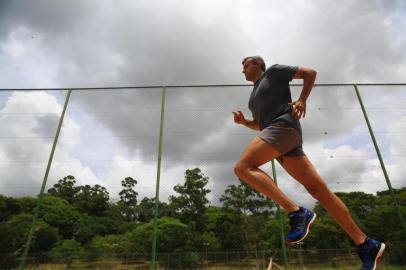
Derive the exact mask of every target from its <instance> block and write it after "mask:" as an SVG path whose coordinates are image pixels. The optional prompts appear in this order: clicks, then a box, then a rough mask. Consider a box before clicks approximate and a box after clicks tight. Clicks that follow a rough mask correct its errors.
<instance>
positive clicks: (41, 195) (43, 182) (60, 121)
mask: <svg viewBox="0 0 406 270" xmlns="http://www.w3.org/2000/svg"><path fill="white" fill-rule="evenodd" d="M71 92H72V90H71V89H69V90H68V93H67V94H66V99H65V104H64V106H63V110H62V114H61V117H60V118H59V123H58V128H57V129H56V134H55V138H54V142H53V144H52V150H51V154H50V155H49V160H48V165H47V168H46V170H45V176H44V180H43V181H42V186H41V190H40V192H39V195H38V199H37V206H36V207H35V213H34V218H33V220H32V224H31V228H30V231H29V233H28V238H27V242H26V244H25V247H24V253H23V257H22V259H21V262H20V266H19V269H24V267H25V264H26V261H27V255H28V252H29V250H30V246H31V241H32V237H33V236H34V232H35V228H36V226H37V220H38V215H39V211H40V210H41V207H42V199H43V197H44V191H45V187H46V184H47V180H48V174H49V170H50V169H51V164H52V159H53V158H54V153H55V148H56V144H57V143H58V138H59V133H60V132H61V128H62V123H63V119H64V117H65V112H66V108H67V107H68V103H69V98H70V95H71Z"/></svg>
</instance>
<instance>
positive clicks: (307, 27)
mask: <svg viewBox="0 0 406 270" xmlns="http://www.w3.org/2000/svg"><path fill="white" fill-rule="evenodd" d="M405 11H406V9H405V4H404V3H403V2H402V1H367V2H366V1H364V2H359V1H347V2H345V3H341V2H340V3H338V2H337V3H336V2H333V1H313V2H312V3H311V4H309V3H306V6H304V4H303V3H302V2H301V1H294V2H291V1H290V2H289V3H278V4H277V3H268V2H267V1H251V2H249V3H247V2H244V1H239V2H236V1H221V2H220V3H219V2H218V1H217V2H214V1H187V4H185V2H184V1H174V2H173V1H171V2H168V1H114V2H113V1H31V2H28V3H26V2H23V1H15V0H14V1H2V3H1V8H0V25H1V26H0V70H5V71H7V73H10V74H12V75H13V76H9V78H13V79H12V80H10V81H7V84H6V85H7V86H14V87H20V86H22V85H24V86H26V85H25V84H24V82H30V81H35V80H34V79H32V78H30V76H33V77H34V75H32V74H31V72H30V71H37V73H35V77H43V78H46V79H43V80H40V81H38V83H37V85H35V86H38V87H40V86H43V87H53V86H61V87H75V86H77V87H78V86H81V87H86V86H114V85H116V86H122V85H181V84H217V83H219V84H223V83H244V80H243V76H242V74H241V59H242V57H244V56H246V55H252V54H261V55H263V56H264V58H265V59H266V61H267V62H268V65H270V64H272V63H275V62H278V63H282V64H291V65H301V66H311V67H314V68H316V69H317V71H318V82H334V83H335V82H341V83H342V82H350V83H352V82H397V81H402V80H404V72H405V71H406V68H405V65H404V63H405V59H406V53H405V52H404V50H403V47H404V44H405V37H404V35H402V29H403V28H404V26H405V19H404V18H405V16H402V15H405V13H406V12H405ZM11 41H13V42H11ZM10 44H11V45H10ZM34 45H35V46H34ZM18 46H20V47H19V48H21V49H18V50H17V49H15V48H16V47H18ZM24 48H31V50H27V49H26V50H24ZM32 48H34V49H32ZM10 51H12V52H13V53H10ZM36 52H38V53H36ZM16 55H17V56H18V57H17V56H16ZM35 55H41V57H45V58H47V62H41V61H39V60H38V59H37V58H35V57H34V56H35ZM21 59H24V65H23V66H22V67H21V65H20V69H17V68H16V66H18V64H21V63H18V61H20V60H21ZM6 60H7V63H8V64H6ZM3 63H4V64H3ZM9 63H11V64H12V65H10V64H9ZM13 65H14V66H13ZM50 69H52V70H50ZM38 70H39V72H38ZM51 71H52V72H51ZM51 75H52V76H51ZM298 82H299V81H298ZM47 83H55V84H56V85H47ZM1 85H2V83H1V82H0V87H1ZM299 90H300V88H298V87H294V88H293V96H297V95H298V91H299ZM249 93H250V87H239V88H210V89H208V88H197V89H196V88H195V89H171V88H169V89H168V96H167V111H166V121H165V130H164V132H165V133H164V134H165V137H164V159H165V163H164V166H166V168H167V169H170V168H171V167H174V166H179V165H181V164H195V165H207V166H209V165H210V166H209V171H210V174H211V175H212V176H213V178H215V179H216V183H215V185H218V187H219V188H218V189H221V188H220V187H223V186H224V185H226V184H232V183H235V182H234V181H236V178H235V176H234V175H233V173H232V166H233V163H234V162H235V160H236V159H238V157H239V155H240V153H241V152H242V151H243V149H244V147H245V145H246V144H247V143H248V141H249V140H250V138H252V137H253V136H254V135H255V134H254V133H252V132H250V131H249V130H246V129H244V128H242V127H239V126H235V125H233V124H232V116H231V111H233V110H235V109H241V110H243V111H244V112H245V113H246V114H247V115H248V116H249V112H248V111H247V104H246V103H247V101H248V96H249ZM160 99H161V90H160V89H142V90H106V91H92V92H90V91H89V92H85V91H82V92H74V94H73V96H72V102H71V105H70V110H72V113H73V116H75V117H77V119H83V118H85V117H90V118H92V119H93V120H94V122H95V123H97V124H98V125H97V128H94V130H93V131H89V132H91V133H89V134H88V135H89V136H88V137H83V138H82V142H85V141H91V140H93V142H94V143H93V144H94V145H96V142H100V145H103V140H104V139H103V138H106V140H115V141H116V142H118V144H119V145H120V146H121V147H123V148H125V149H127V150H128V153H127V154H128V155H132V154H134V153H141V155H142V159H143V160H145V161H151V162H152V161H154V160H155V158H156V152H157V140H158V130H159V116H160V103H161V100H160ZM308 107H309V108H308V115H307V116H306V119H304V120H303V121H302V125H303V130H304V133H305V149H306V143H308V144H309V147H308V149H315V148H314V147H313V145H330V144H334V143H335V142H337V141H340V140H341V141H349V140H350V138H349V136H351V134H352V133H357V130H358V129H359V126H360V125H364V124H363V122H362V121H363V118H362V115H361V114H360V111H359V110H358V103H357V101H356V99H355V94H354V92H353V89H349V88H348V87H330V88H321V87H316V88H315V89H314V90H313V93H312V95H311V96H310V98H309V101H308ZM354 108H357V109H354ZM53 122H54V120H52V119H51V118H46V119H42V120H40V121H39V122H38V123H39V126H38V128H37V129H38V130H34V132H36V133H37V134H43V132H42V131H41V130H44V128H45V127H46V128H48V126H49V125H51V123H53ZM79 122H80V121H79ZM363 127H364V126H363ZM89 129H90V130H91V128H89ZM97 136H98V137H97ZM343 138H345V139H343ZM337 144H338V143H336V146H337ZM107 146H108V144H107V143H106V144H105V147H107ZM100 148H102V147H100ZM315 151H319V149H318V148H317V150H315ZM348 151H350V150H348ZM100 152H102V150H101V149H95V150H94V153H92V156H97V154H98V153H100ZM106 152H107V153H108V152H109V151H106ZM80 154H82V153H80ZM80 154H78V155H77V158H80ZM83 154H85V153H83ZM316 155H320V153H319V152H316ZM357 164H358V165H354V164H352V165H353V166H349V167H348V170H349V172H348V173H349V174H350V173H351V172H354V173H355V172H358V171H360V170H365V167H363V166H362V165H360V164H359V163H357ZM321 165H322V164H321ZM326 166H327V165H326ZM328 168H329V169H328V170H327V169H325V171H328V172H329V174H334V173H333V172H334V166H333V167H331V168H330V167H328ZM342 173H343V172H342V171H340V172H339V173H337V175H338V176H340V177H341V178H342ZM338 176H337V177H338ZM179 181H181V179H179ZM329 181H331V182H337V181H336V179H331V180H329ZM215 187H217V186H215Z"/></svg>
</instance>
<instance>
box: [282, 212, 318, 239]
mask: <svg viewBox="0 0 406 270" xmlns="http://www.w3.org/2000/svg"><path fill="white" fill-rule="evenodd" d="M315 219H316V213H313V212H312V211H310V210H309V209H306V208H304V207H300V209H299V211H298V212H293V213H290V214H289V225H290V226H291V230H290V232H289V233H288V236H287V237H286V242H287V243H288V244H298V243H301V242H302V241H303V239H305V238H306V236H307V234H308V233H309V229H310V226H311V225H312V224H313V222H314V220H315Z"/></svg>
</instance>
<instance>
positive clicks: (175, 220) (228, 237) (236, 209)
mask: <svg viewBox="0 0 406 270" xmlns="http://www.w3.org/2000/svg"><path fill="white" fill-rule="evenodd" d="M208 183H209V178H208V177H207V176H205V175H204V174H203V173H202V172H201V170H200V169H199V168H195V169H190V170H186V172H185V179H184V181H183V182H182V183H179V184H178V185H176V186H175V187H174V191H175V192H174V195H172V196H170V197H169V198H168V200H167V202H159V212H158V218H159V219H158V223H157V239H158V242H157V250H158V252H161V253H162V252H175V253H176V252H179V253H183V254H189V255H190V256H186V257H184V258H185V260H187V261H185V263H188V264H193V260H195V261H196V260H197V259H198V258H197V252H201V251H205V252H215V251H233V250H234V251H250V252H251V251H257V250H269V249H271V250H272V249H279V248H280V243H281V242H280V237H279V229H280V228H279V223H278V221H277V220H276V207H275V205H274V204H273V203H272V202H271V201H269V200H267V199H265V198H264V197H263V196H262V195H260V194H259V193H258V192H256V191H255V190H253V189H252V188H251V187H249V186H248V185H246V184H244V183H242V182H239V183H236V185H231V186H229V187H228V188H227V189H226V190H225V192H224V194H223V195H222V196H221V198H220V203H221V205H218V206H215V205H210V204H209V200H208V198H207V196H208V195H209V194H210V192H211V191H210V190H209V189H208V188H207V185H208ZM121 185H122V191H121V192H120V193H119V196H120V199H119V200H118V201H116V202H113V201H112V200H111V199H110V197H109V193H108V191H107V190H106V188H104V187H102V186H99V185H95V186H90V185H84V186H80V185H77V182H76V179H75V177H73V176H71V175H69V176H66V177H64V178H63V179H60V180H59V181H58V183H56V184H55V185H54V186H53V187H52V188H50V189H49V190H48V193H47V194H46V195H45V197H44V200H43V205H42V208H41V211H40V213H39V221H38V223H37V227H36V228H35V235H34V239H33V242H32V245H31V249H30V250H31V253H34V254H42V255H43V256H45V257H47V258H50V259H54V260H57V261H59V262H63V263H66V264H67V265H68V266H69V265H70V264H71V263H72V261H73V260H75V259H83V260H95V259H99V258H102V257H103V258H106V257H116V258H121V257H123V256H127V255H128V254H133V253H138V254H144V255H145V256H149V254H150V253H151V249H152V244H151V242H152V231H153V219H154V215H155V213H154V209H155V200H154V198H146V197H145V198H142V199H141V200H140V199H139V198H138V192H137V180H135V179H133V178H131V177H127V178H125V179H124V180H122V181H121ZM395 193H396V198H397V200H398V202H399V203H400V206H401V211H402V212H403V215H404V216H406V188H403V189H400V190H395ZM337 195H338V196H339V197H340V198H341V199H342V200H343V201H344V202H345V203H346V205H347V206H348V207H349V209H350V211H351V214H352V216H353V217H354V219H355V220H356V222H357V223H358V224H359V225H360V226H361V228H362V229H363V230H364V231H365V232H367V234H368V235H370V236H374V237H377V238H378V239H380V240H383V241H385V242H387V243H388V244H389V246H390V247H391V246H392V247H395V248H394V249H393V250H395V251H396V252H392V253H391V258H390V260H391V261H392V262H393V263H405V258H404V256H403V254H406V246H405V244H404V243H405V241H403V240H404V237H405V233H404V232H403V231H402V225H401V223H400V222H399V219H398V216H397V212H396V211H397V210H396V207H395V205H394V202H393V200H392V198H391V196H390V194H389V192H388V191H382V192H378V193H377V195H372V194H366V193H363V192H351V193H337ZM35 205H36V200H35V199H34V198H30V197H22V198H12V197H6V196H2V195H0V265H3V266H4V265H9V266H10V265H13V264H14V265H15V264H16V263H17V259H18V258H19V256H21V252H22V249H23V247H24V244H25V241H26V239H27V234H28V231H29V228H30V225H31V222H32V218H33V213H34V208H35ZM314 210H315V211H316V212H317V214H318V219H317V221H316V223H315V226H313V230H312V233H311V234H310V236H309V238H308V241H306V244H305V248H309V249H311V248H314V249H325V248H346V247H352V246H353V243H352V242H351V240H350V239H349V238H348V236H347V235H346V234H345V233H344V232H343V231H342V230H341V229H340V228H339V226H338V225H337V224H336V223H335V222H334V221H333V220H332V219H331V217H330V216H329V215H328V214H327V213H326V212H325V210H324V209H323V208H322V207H321V206H320V205H319V204H318V203H317V204H316V205H315V208H314ZM284 219H285V220H284V224H285V228H284V229H285V231H287V230H288V227H287V223H288V222H287V216H286V214H284Z"/></svg>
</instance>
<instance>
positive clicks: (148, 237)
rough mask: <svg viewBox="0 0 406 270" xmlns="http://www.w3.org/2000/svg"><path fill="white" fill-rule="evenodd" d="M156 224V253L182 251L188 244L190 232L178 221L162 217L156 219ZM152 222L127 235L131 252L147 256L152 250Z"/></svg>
mask: <svg viewBox="0 0 406 270" xmlns="http://www.w3.org/2000/svg"><path fill="white" fill-rule="evenodd" d="M157 222H158V224H157V251H158V252H173V251H176V250H184V249H185V247H186V244H187V243H188V240H189V236H190V230H189V228H188V226H187V225H186V224H184V223H182V222H181V221H180V220H178V219H175V218H171V217H163V218H160V219H158V221H157ZM153 224H154V222H153V221H150V222H148V223H146V224H142V225H140V226H138V227H137V228H136V229H135V230H133V231H132V232H130V233H128V235H127V237H128V239H129V240H130V242H131V243H132V248H131V251H132V252H141V253H144V254H148V253H149V252H151V250H152V245H151V242H152V232H153Z"/></svg>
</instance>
